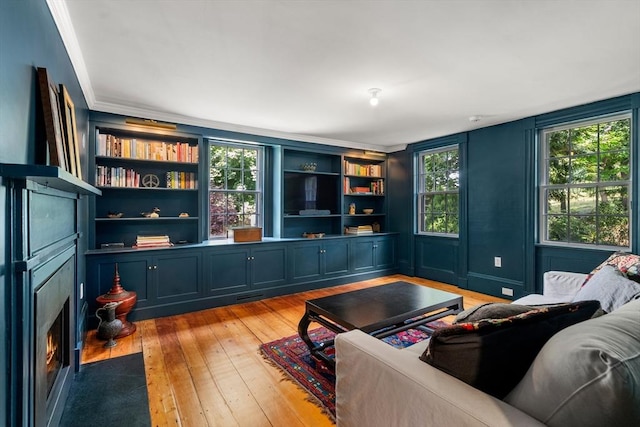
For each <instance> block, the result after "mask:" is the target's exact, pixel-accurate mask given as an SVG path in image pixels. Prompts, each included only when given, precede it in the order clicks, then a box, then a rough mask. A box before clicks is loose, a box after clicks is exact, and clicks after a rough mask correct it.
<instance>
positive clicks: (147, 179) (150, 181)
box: [142, 173, 160, 188]
mask: <svg viewBox="0 0 640 427" xmlns="http://www.w3.org/2000/svg"><path fill="white" fill-rule="evenodd" d="M142 186H143V187H150V188H157V187H159V186H160V178H158V177H157V176H156V175H154V174H152V173H148V174H146V175H145V176H143V177H142Z"/></svg>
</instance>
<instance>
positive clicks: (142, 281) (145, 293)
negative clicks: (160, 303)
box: [86, 254, 154, 314]
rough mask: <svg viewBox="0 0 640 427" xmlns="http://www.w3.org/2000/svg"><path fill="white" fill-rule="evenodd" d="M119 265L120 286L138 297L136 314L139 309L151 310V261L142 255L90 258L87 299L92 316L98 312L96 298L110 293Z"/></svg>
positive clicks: (88, 263) (152, 296)
mask: <svg viewBox="0 0 640 427" xmlns="http://www.w3.org/2000/svg"><path fill="white" fill-rule="evenodd" d="M116 264H118V273H119V275H120V285H121V286H122V287H123V288H124V289H126V290H127V291H131V292H135V293H136V294H137V297H138V300H137V303H136V305H135V306H134V308H133V309H134V310H135V309H136V307H147V306H149V305H150V303H151V302H150V299H151V300H153V298H154V295H153V287H152V286H151V281H152V274H150V269H149V268H150V267H151V266H152V265H153V263H152V262H151V257H148V256H141V255H139V254H133V255H120V256H110V257H97V258H93V257H88V262H87V295H86V299H87V303H88V304H89V313H90V314H93V313H95V311H96V309H97V305H96V298H97V297H99V296H100V295H103V294H105V293H107V292H108V291H109V289H111V286H112V285H113V276H114V273H115V267H116Z"/></svg>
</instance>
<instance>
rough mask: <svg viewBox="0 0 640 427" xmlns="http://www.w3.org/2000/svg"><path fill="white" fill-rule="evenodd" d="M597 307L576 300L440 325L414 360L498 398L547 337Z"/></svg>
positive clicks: (516, 382) (588, 316)
mask: <svg viewBox="0 0 640 427" xmlns="http://www.w3.org/2000/svg"><path fill="white" fill-rule="evenodd" d="M599 308H600V303H599V302H598V301H582V302H576V303H569V304H560V305H554V306H547V307H542V308H537V309H533V310H530V311H528V312H526V313H522V314H518V315H515V316H511V317H507V318H504V319H485V320H481V321H479V322H475V323H458V324H456V325H453V326H449V327H445V328H440V329H437V330H436V331H435V332H434V333H433V335H432V337H431V340H430V341H429V345H428V346H427V349H426V350H425V352H424V353H423V354H422V355H421V356H420V360H422V361H423V362H426V363H428V364H430V365H432V366H434V367H436V368H438V369H440V370H441V371H443V372H446V373H447V374H449V375H451V376H454V377H456V378H458V379H459V380H461V381H464V382H466V383H467V384H469V385H471V386H473V387H475V388H477V389H479V390H482V391H484V392H485V393H489V394H491V395H493V396H495V397H497V398H499V399H501V398H503V397H504V396H505V395H506V394H507V393H509V391H511V389H512V388H513V387H515V385H516V384H518V382H519V381H520V379H521V378H522V377H523V376H524V374H525V373H526V372H527V369H529V366H530V365H531V363H532V362H533V360H534V359H535V357H536V355H537V354H538V352H539V351H540V349H541V348H542V346H543V345H544V344H545V343H546V342H547V340H548V339H549V338H551V337H552V336H553V335H554V334H555V333H556V332H558V331H560V330H562V329H564V328H566V327H567V326H571V325H573V324H575V323H578V322H581V321H583V320H587V319H589V318H590V317H591V316H592V315H593V314H594V313H595V312H596V311H597V310H598V309H599Z"/></svg>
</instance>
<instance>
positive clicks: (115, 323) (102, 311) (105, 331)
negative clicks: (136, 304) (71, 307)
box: [96, 302, 122, 348]
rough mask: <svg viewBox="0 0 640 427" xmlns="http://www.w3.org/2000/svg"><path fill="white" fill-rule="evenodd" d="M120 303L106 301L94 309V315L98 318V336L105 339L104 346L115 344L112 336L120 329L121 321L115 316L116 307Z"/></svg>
mask: <svg viewBox="0 0 640 427" xmlns="http://www.w3.org/2000/svg"><path fill="white" fill-rule="evenodd" d="M120 304H122V303H121V302H108V303H106V304H105V305H104V306H102V307H100V308H99V309H97V310H96V317H97V318H98V319H100V323H99V324H98V332H97V336H98V338H100V339H102V340H107V342H106V343H104V348H111V347H115V346H116V344H117V343H116V340H114V338H115V337H116V336H117V335H118V334H119V333H120V331H122V321H121V320H120V319H118V318H116V308H117V307H118V306H119V305H120Z"/></svg>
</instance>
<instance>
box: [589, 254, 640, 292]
mask: <svg viewBox="0 0 640 427" xmlns="http://www.w3.org/2000/svg"><path fill="white" fill-rule="evenodd" d="M605 265H612V266H614V267H616V268H617V269H618V270H620V271H621V272H623V273H625V274H626V275H627V277H628V278H629V279H631V280H633V281H634V282H638V283H640V272H639V270H640V255H634V254H629V253H626V252H615V253H613V254H611V255H610V256H609V258H607V259H606V260H604V261H603V262H602V263H601V264H600V265H598V266H597V267H596V268H594V269H593V270H592V271H591V273H589V274H588V275H587V278H586V279H585V280H584V282H583V283H582V286H584V285H586V284H587V282H589V280H591V278H592V277H593V276H594V275H595V274H596V273H597V272H598V271H600V269H602V267H604V266H605Z"/></svg>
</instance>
